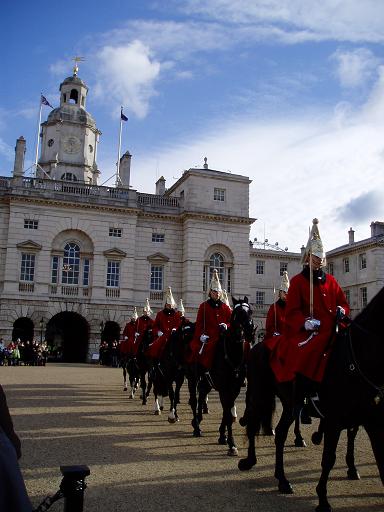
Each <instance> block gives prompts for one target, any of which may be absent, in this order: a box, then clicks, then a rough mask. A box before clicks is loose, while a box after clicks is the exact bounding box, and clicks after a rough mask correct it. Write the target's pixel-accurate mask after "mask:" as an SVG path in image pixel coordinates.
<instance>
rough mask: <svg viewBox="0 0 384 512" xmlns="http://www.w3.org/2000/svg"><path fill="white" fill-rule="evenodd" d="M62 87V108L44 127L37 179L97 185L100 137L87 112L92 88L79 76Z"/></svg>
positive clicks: (74, 76)
mask: <svg viewBox="0 0 384 512" xmlns="http://www.w3.org/2000/svg"><path fill="white" fill-rule="evenodd" d="M77 71H78V67H77V65H76V66H75V68H74V73H73V76H70V77H68V78H66V79H65V80H64V81H63V82H62V84H60V107H58V108H55V109H53V110H52V111H51V112H50V114H49V115H48V119H47V120H46V121H45V122H44V123H42V124H41V155H40V159H39V162H38V164H39V168H38V170H37V174H36V175H37V176H38V177H39V178H47V177H50V178H52V179H55V180H66V181H78V182H81V183H89V184H94V185H97V179H98V176H99V174H100V171H99V170H98V168H97V163H96V155H97V144H98V137H99V135H101V132H100V131H99V130H98V129H97V127H96V123H95V121H94V119H93V118H92V116H91V115H90V114H89V113H88V112H87V111H86V110H85V103H86V97H87V93H88V87H87V86H86V84H85V83H84V82H83V81H82V80H81V79H80V78H79V77H78V76H77Z"/></svg>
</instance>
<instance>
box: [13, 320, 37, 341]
mask: <svg viewBox="0 0 384 512" xmlns="http://www.w3.org/2000/svg"><path fill="white" fill-rule="evenodd" d="M33 337H34V325H33V322H32V320H31V319H30V318H28V317H26V316H23V317H21V318H18V319H17V320H16V321H15V323H14V324H13V330H12V341H17V340H18V339H20V340H21V341H23V342H24V343H25V342H26V341H32V340H33Z"/></svg>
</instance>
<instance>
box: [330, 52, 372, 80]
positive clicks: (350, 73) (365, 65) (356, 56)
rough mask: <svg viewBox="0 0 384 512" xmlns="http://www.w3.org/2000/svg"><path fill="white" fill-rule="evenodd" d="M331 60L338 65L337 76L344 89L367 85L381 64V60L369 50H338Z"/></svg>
mask: <svg viewBox="0 0 384 512" xmlns="http://www.w3.org/2000/svg"><path fill="white" fill-rule="evenodd" d="M331 60H333V61H335V62H336V63H337V69H336V76H337V77H338V79H339V80H340V83H341V85H342V86H343V87H357V86H360V85H362V84H365V83H366V82H367V80H369V79H370V78H371V76H372V74H373V72H374V71H375V70H376V69H377V67H378V64H379V59H378V58H377V57H375V55H374V54H373V53H372V52H371V51H370V50H368V49H367V48H357V49H355V50H353V51H344V50H341V49H338V50H336V52H334V53H333V54H332V55H331Z"/></svg>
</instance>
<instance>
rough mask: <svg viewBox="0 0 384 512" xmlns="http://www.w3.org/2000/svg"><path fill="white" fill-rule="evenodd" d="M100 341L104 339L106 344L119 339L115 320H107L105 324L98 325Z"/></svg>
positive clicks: (118, 328) (118, 326)
mask: <svg viewBox="0 0 384 512" xmlns="http://www.w3.org/2000/svg"><path fill="white" fill-rule="evenodd" d="M100 328H101V329H100V330H101V341H106V342H107V343H108V344H110V343H112V341H119V338H120V325H119V324H118V323H117V322H112V321H111V320H108V321H107V322H105V324H104V325H103V324H101V325H100Z"/></svg>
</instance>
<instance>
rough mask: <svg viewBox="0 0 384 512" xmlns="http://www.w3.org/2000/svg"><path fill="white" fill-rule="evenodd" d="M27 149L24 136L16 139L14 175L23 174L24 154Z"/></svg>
mask: <svg viewBox="0 0 384 512" xmlns="http://www.w3.org/2000/svg"><path fill="white" fill-rule="evenodd" d="M25 151H26V142H25V139H24V137H23V136H21V137H19V138H18V139H17V141H16V147H15V164H14V166H13V176H14V177H16V176H23V174H24V156H25Z"/></svg>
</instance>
